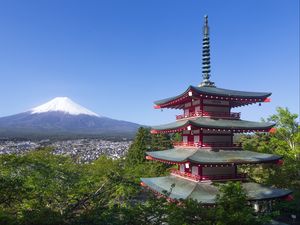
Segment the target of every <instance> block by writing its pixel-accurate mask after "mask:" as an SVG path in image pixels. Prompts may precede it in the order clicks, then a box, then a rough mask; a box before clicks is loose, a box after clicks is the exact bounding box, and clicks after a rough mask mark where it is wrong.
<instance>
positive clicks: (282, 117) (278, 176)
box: [241, 107, 300, 217]
mask: <svg viewBox="0 0 300 225" xmlns="http://www.w3.org/2000/svg"><path fill="white" fill-rule="evenodd" d="M297 118H298V115H297V114H292V113H291V112H290V111H289V110H288V109H287V108H281V107H279V108H277V113H276V114H275V115H272V116H270V117H269V118H268V119H267V121H269V122H273V123H276V128H277V129H276V132H275V133H268V134H258V133H257V134H255V135H247V136H246V135H245V136H243V137H242V138H241V142H242V144H243V148H244V149H245V150H250V151H258V152H263V153H270V154H276V155H281V156H283V159H284V163H283V165H281V166H280V165H276V164H275V165H274V164H273V165H262V166H255V167H252V168H251V167H250V168H248V169H247V170H248V171H247V172H249V174H250V176H251V177H252V178H253V179H254V180H256V181H257V182H260V183H265V184H267V185H273V186H276V187H281V188H290V189H292V190H293V191H294V197H295V200H294V201H292V202H279V203H278V204H277V206H276V208H278V209H288V210H281V211H283V212H284V211H285V212H286V213H289V214H297V215H298V217H299V216H300V204H299V202H300V195H299V191H298V190H300V132H299V124H298V122H297ZM266 170H267V171H266Z"/></svg>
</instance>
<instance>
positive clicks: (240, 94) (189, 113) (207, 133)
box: [141, 16, 291, 205]
mask: <svg viewBox="0 0 300 225" xmlns="http://www.w3.org/2000/svg"><path fill="white" fill-rule="evenodd" d="M203 33H204V38H203V53H202V56H203V66H202V76H203V81H202V82H201V83H200V84H199V85H198V86H189V87H188V88H187V90H186V91H184V92H183V93H182V94H180V95H177V96H175V97H170V98H166V99H163V100H159V101H156V102H155V108H156V109H163V108H171V109H182V110H183V114H181V115H177V116H176V121H175V122H173V123H169V124H164V125H160V126H153V127H152V130H151V132H152V133H154V134H158V133H180V134H181V136H182V141H180V142H177V143H174V148H173V149H169V150H164V151H149V152H147V153H146V154H147V157H146V158H147V159H148V160H157V161H160V162H164V163H168V164H176V165H178V166H177V168H176V169H173V170H172V171H171V174H170V175H169V176H165V177H155V178H141V180H142V182H141V184H142V186H145V187H147V188H149V189H151V190H152V191H154V192H155V193H158V194H161V195H165V193H166V192H169V191H170V190H172V191H171V193H170V195H169V196H168V197H169V198H171V199H173V200H180V199H188V198H191V199H194V200H197V201H198V202H201V203H202V204H205V205H213V204H214V203H215V198H216V195H217V194H218V187H217V186H216V185H213V182H226V181H229V180H233V181H240V182H242V186H243V187H244V189H245V190H246V191H247V195H248V199H249V201H251V202H255V203H257V202H259V201H269V200H273V199H278V198H289V197H290V194H291V191H290V190H286V189H278V188H273V187H266V186H263V185H261V184H258V183H253V182H249V181H248V179H247V175H246V174H242V173H238V167H239V166H240V165H250V164H267V163H268V164H270V163H275V164H281V163H282V157H281V156H277V155H272V154H264V153H258V152H251V151H245V150H242V149H241V146H240V145H239V144H236V143H234V139H233V137H234V134H237V133H248V132H272V131H273V130H274V128H273V127H274V125H275V124H272V123H266V122H252V121H246V120H241V118H240V113H239V112H232V111H231V110H232V108H237V107H241V106H245V105H249V104H255V103H259V104H261V103H263V102H269V101H270V99H269V96H270V95H271V93H265V92H246V91H236V90H228V89H223V88H217V87H216V86H215V84H214V83H213V82H212V81H210V41H209V27H208V17H207V16H205V24H204V27H203ZM174 185H175V186H174ZM171 187H172V188H171Z"/></svg>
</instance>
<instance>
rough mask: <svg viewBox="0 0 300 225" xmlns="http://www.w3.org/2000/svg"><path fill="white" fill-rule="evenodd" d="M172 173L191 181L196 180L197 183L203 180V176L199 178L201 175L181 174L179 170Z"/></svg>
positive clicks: (172, 170)
mask: <svg viewBox="0 0 300 225" xmlns="http://www.w3.org/2000/svg"><path fill="white" fill-rule="evenodd" d="M171 173H172V174H176V175H179V176H183V177H186V178H190V179H192V180H195V181H199V180H201V176H199V175H194V174H191V173H187V172H181V171H180V170H177V169H171Z"/></svg>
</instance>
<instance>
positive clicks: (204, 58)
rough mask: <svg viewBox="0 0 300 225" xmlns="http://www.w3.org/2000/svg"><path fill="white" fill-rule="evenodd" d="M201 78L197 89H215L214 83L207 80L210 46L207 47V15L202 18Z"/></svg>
mask: <svg viewBox="0 0 300 225" xmlns="http://www.w3.org/2000/svg"><path fill="white" fill-rule="evenodd" d="M202 77H203V81H202V82H201V83H200V84H199V87H215V83H214V82H211V81H210V80H209V78H210V46H209V27H208V16H207V15H205V16H204V26H203V47H202Z"/></svg>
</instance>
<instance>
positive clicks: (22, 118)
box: [0, 97, 140, 138]
mask: <svg viewBox="0 0 300 225" xmlns="http://www.w3.org/2000/svg"><path fill="white" fill-rule="evenodd" d="M139 127H140V125H139V124H136V123H132V122H128V121H122V120H115V119H111V118H108V117H104V116H99V115H98V114H97V113H94V112H92V111H91V110H89V109H87V108H85V107H83V106H81V105H79V104H77V103H75V102H74V101H72V100H71V99H69V98H68V97H57V98H54V99H52V100H51V101H49V102H46V103H45V104H42V105H40V106H37V107H35V108H32V109H30V110H28V111H27V112H24V113H19V114H16V115H12V116H7V117H2V118H0V138H3V137H14V136H16V137H28V136H36V137H51V136H59V135H63V136H67V137H71V136H98V135H99V136H110V137H113V136H118V137H129V138H131V137H133V136H134V134H135V133H136V131H137V129H138V128H139Z"/></svg>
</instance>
